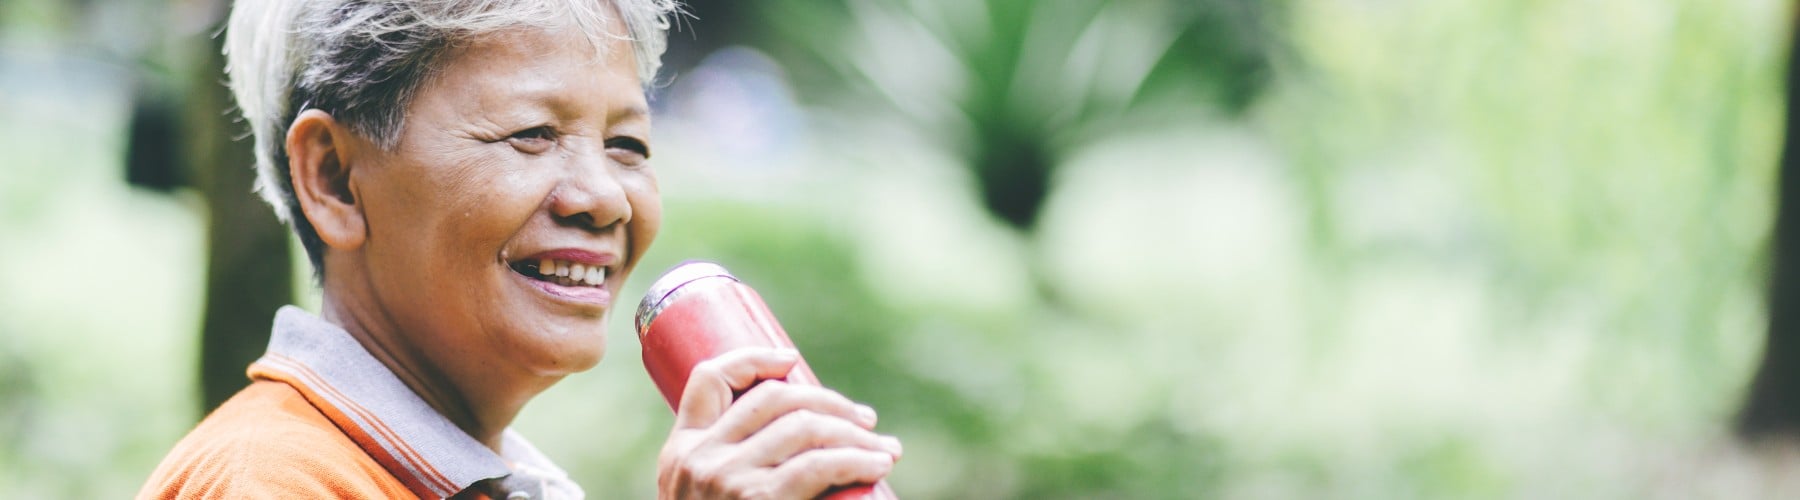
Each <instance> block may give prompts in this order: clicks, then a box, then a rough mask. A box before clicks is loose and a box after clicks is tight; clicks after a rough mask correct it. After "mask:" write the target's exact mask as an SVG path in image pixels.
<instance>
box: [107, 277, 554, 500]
mask: <svg viewBox="0 0 1800 500" xmlns="http://www.w3.org/2000/svg"><path fill="white" fill-rule="evenodd" d="M249 375H250V378H251V380H252V383H251V384H250V386H249V387H246V388H244V390H243V391H240V392H238V393H237V395H235V396H232V398H231V399H230V400H228V401H226V402H225V404H224V405H221V406H220V407H219V409H217V410H214V411H213V413H212V414H211V415H208V416H207V417H206V419H205V420H204V421H202V422H200V425H199V426H198V427H195V428H194V430H193V431H192V432H190V433H189V434H188V435H187V437H185V438H183V439H182V440H181V442H180V443H177V444H176V445H175V449H174V450H172V451H170V452H169V455H168V456H167V457H165V458H164V459H163V462H162V465H160V466H158V467H157V469H156V472H154V473H152V474H151V476H150V480H149V482H148V483H146V484H145V485H144V488H143V490H142V491H140V492H138V496H139V497H140V498H321V497H328V498H445V497H450V496H455V497H458V498H483V497H488V496H490V495H492V496H498V497H506V496H508V495H513V496H515V497H517V496H520V495H523V496H524V497H525V498H579V497H580V496H581V495H582V493H581V488H580V487H579V486H577V485H575V483H574V482H573V481H570V480H569V478H568V475H567V474H565V473H564V472H563V471H562V470H561V469H559V468H557V467H556V465H555V464H553V463H551V462H550V460H549V459H548V458H545V457H544V456H543V454H541V453H539V452H538V451H537V449H536V448H534V447H532V446H531V444H530V443H529V442H527V441H525V439H524V438H523V437H521V436H519V435H518V434H517V433H515V432H513V431H512V430H510V429H508V430H507V431H506V432H505V433H504V434H503V435H502V438H501V441H502V442H501V453H494V452H493V451H492V450H490V449H488V448H487V447H486V446H483V445H482V444H481V443H480V442H478V441H476V440H475V439H474V438H473V437H470V436H469V435H468V434H467V433H464V432H463V431H462V430H461V429H460V428H457V427H456V426H455V425H454V424H452V423H451V422H450V420H449V419H448V418H445V417H444V416H443V415H441V414H439V413H437V412H436V411H435V410H433V409H432V408H431V407H430V406H429V405H427V404H425V401H424V400H423V399H421V398H419V396H418V395H417V394H415V393H413V392H412V390H411V389H409V388H407V387H406V385H405V384H404V383H402V382H401V381H400V379H399V377H396V376H394V374H393V372H392V371H389V370H388V369H387V367H386V366H385V365H382V364H381V362H380V361H378V360H376V359H375V357H374V356H372V355H370V354H369V353H368V351H366V350H364V349H363V348H362V345H361V344H360V343H358V342H357V341H356V339H354V338H352V337H351V336H350V334H349V333H348V332H345V331H344V330H343V329H342V328H339V327H337V326H336V325H333V324H331V323H329V322H326V321H325V320H324V319H321V318H319V317H317V316H314V315H312V314H311V313H307V312H305V311H302V310H300V309H299V308H295V307H292V306H289V307H284V308H282V309H281V310H280V311H278V312H277V313H276V316H275V328H274V331H273V332H272V335H271V338H270V340H269V350H268V352H267V353H266V354H264V355H263V357H262V359H259V360H257V361H256V362H255V363H253V364H251V365H250V369H249Z"/></svg>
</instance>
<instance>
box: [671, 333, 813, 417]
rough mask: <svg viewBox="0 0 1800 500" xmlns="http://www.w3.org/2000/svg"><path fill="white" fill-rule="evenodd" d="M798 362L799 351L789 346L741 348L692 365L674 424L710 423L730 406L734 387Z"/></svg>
mask: <svg viewBox="0 0 1800 500" xmlns="http://www.w3.org/2000/svg"><path fill="white" fill-rule="evenodd" d="M799 362H800V353H797V352H794V351H793V350H792V349H770V348H761V347H754V348H743V349H737V350H734V351H731V352H727V353H725V354H721V355H719V356H718V357H715V358H713V359H709V360H706V361H702V362H700V364H697V365H694V371H693V372H692V373H690V374H688V382H687V387H686V388H684V389H682V393H681V408H680V409H679V410H677V411H676V412H675V427H676V428H678V429H681V428H688V429H693V428H704V427H710V426H712V424H713V422H716V421H718V420H719V416H720V415H721V414H723V413H724V412H725V408H727V407H729V406H731V395H732V392H733V391H740V390H744V389H746V388H749V387H750V386H751V385H754V384H755V383H756V381H758V380H765V379H773V378H781V377H784V376H787V373H788V371H790V370H793V369H794V365H795V364H796V363H799Z"/></svg>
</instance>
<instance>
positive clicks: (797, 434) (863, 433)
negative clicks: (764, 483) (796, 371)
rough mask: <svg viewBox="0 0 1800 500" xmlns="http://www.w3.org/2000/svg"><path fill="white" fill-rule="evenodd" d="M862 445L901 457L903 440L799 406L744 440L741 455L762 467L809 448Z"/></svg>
mask: <svg viewBox="0 0 1800 500" xmlns="http://www.w3.org/2000/svg"><path fill="white" fill-rule="evenodd" d="M825 448H859V449H863V450H867V451H873V452H880V453H885V454H888V455H890V456H891V458H899V456H900V453H901V451H902V450H901V447H900V440H899V439H896V438H894V437H892V436H883V435H880V434H876V433H874V432H871V431H869V430H868V429H865V428H862V427H860V426H857V425H856V424H853V423H850V421H848V420H844V419H842V418H838V417H834V416H829V415H823V414H819V413H814V412H812V411H808V410H796V411H793V412H790V413H788V414H786V415H782V416H781V418H779V419H776V420H775V422H774V423H771V424H769V425H768V426H767V427H764V428H763V429H762V430H760V431H756V434H753V435H751V436H750V437H749V438H748V439H745V440H744V441H743V446H741V447H739V448H738V453H737V454H738V455H739V456H738V457H737V459H738V460H740V461H742V462H745V463H748V464H751V465H755V466H759V467H766V466H775V465H777V464H780V463H782V462H784V461H786V460H788V459H790V458H793V457H796V456H798V455H800V454H802V453H805V452H807V451H809V450H816V449H825Z"/></svg>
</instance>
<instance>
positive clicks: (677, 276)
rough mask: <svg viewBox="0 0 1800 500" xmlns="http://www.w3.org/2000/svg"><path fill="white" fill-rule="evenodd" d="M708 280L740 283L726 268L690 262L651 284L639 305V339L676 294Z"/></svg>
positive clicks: (671, 270)
mask: <svg viewBox="0 0 1800 500" xmlns="http://www.w3.org/2000/svg"><path fill="white" fill-rule="evenodd" d="M706 278H725V279H729V280H732V281H739V280H738V279H737V276H732V275H731V271H726V270H725V266H721V265H718V264H716V263H712V262H707V261H704V260H690V261H687V262H682V263H680V264H676V265H675V267H672V268H669V270H668V271H664V272H663V274H662V276H661V277H658V278H656V281H655V282H652V283H650V290H649V291H648V292H644V300H643V301H642V302H639V303H638V308H637V331H638V338H643V336H644V334H645V333H647V332H648V331H649V329H650V322H651V321H655V320H656V315H657V314H659V313H661V312H662V310H663V308H664V307H668V305H669V303H670V302H673V300H672V299H674V298H675V295H676V293H675V292H677V291H679V290H680V289H681V287H682V286H684V285H687V284H688V283H693V282H695V281H699V280H702V279H706Z"/></svg>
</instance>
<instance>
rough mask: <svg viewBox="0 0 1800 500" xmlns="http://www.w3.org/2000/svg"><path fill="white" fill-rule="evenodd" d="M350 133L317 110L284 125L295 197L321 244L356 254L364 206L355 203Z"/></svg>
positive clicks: (363, 235)
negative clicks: (351, 175)
mask: <svg viewBox="0 0 1800 500" xmlns="http://www.w3.org/2000/svg"><path fill="white" fill-rule="evenodd" d="M354 145H355V142H354V141H353V139H352V136H351V135H350V129H349V128H348V127H345V126H344V124H342V123H339V122H338V121H337V119H335V118H332V117H331V114H329V113H326V112H324V111H321V110H317V109H309V110H306V111H302V112H300V116H297V117H294V123H293V125H292V126H290V127H288V133H287V153H288V173H289V174H290V175H292V176H293V177H292V178H293V180H294V198H295V200H296V201H297V202H299V203H300V210H301V212H302V213H305V214H306V220H307V221H309V222H311V223H312V226H313V229H314V230H315V231H316V232H318V234H319V239H320V240H323V241H324V243H325V246H327V247H330V248H332V249H336V250H354V249H356V248H358V247H361V246H362V244H363V242H364V241H365V240H366V239H367V236H368V232H367V231H366V229H367V227H368V226H367V221H366V220H365V219H364V218H363V206H362V205H361V204H358V203H357V199H356V186H355V185H354V183H352V182H351V177H350V174H351V171H352V169H354V168H356V166H357V161H356V158H355V156H356V155H355V154H354V153H356V151H355V147H354Z"/></svg>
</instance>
